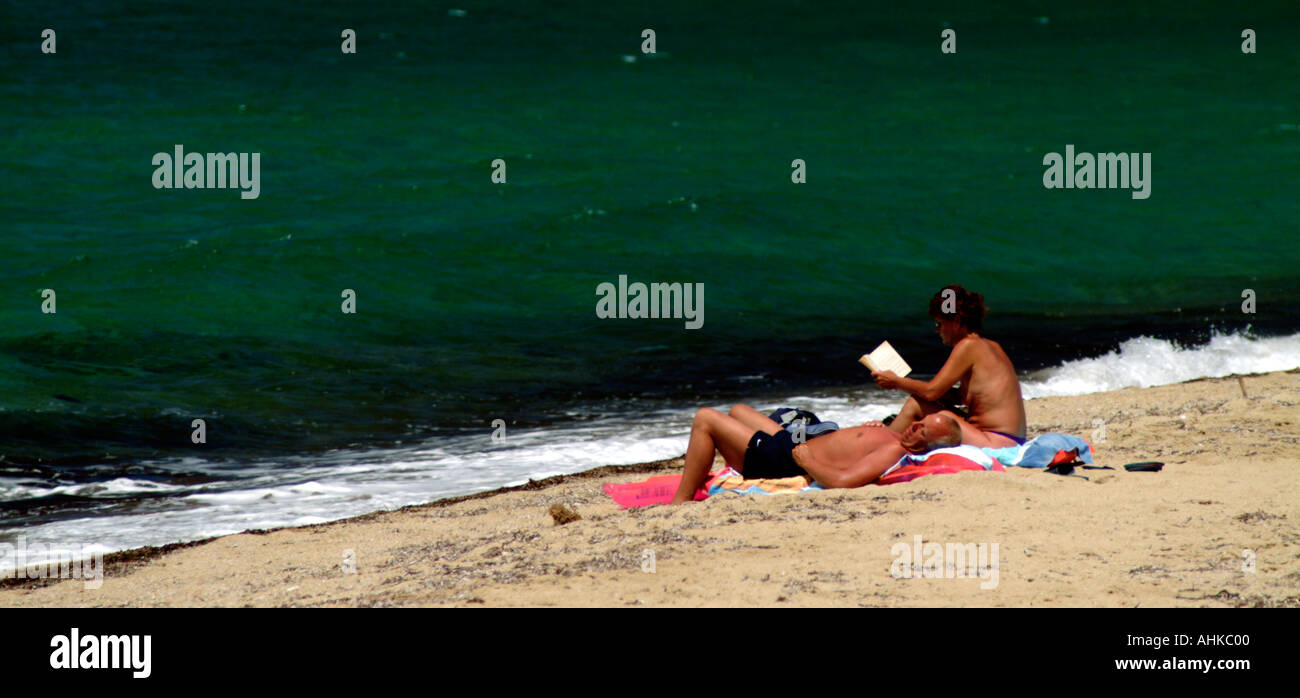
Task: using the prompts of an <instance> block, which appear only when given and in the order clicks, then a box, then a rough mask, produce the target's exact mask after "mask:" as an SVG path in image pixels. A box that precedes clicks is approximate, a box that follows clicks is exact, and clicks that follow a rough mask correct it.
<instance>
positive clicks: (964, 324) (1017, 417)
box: [871, 284, 1025, 448]
mask: <svg viewBox="0 0 1300 698" xmlns="http://www.w3.org/2000/svg"><path fill="white" fill-rule="evenodd" d="M945 309H946V310H948V311H950V312H944V311H945ZM985 311H986V308H985V307H984V296H981V295H980V294H978V293H973V292H971V291H967V290H966V289H964V288H962V287H961V286H958V285H956V284H950V285H948V286H945V287H944V288H942V289H940V291H939V292H938V293H936V294H934V297H933V298H931V299H930V317H931V318H933V319H934V327H935V330H936V331H938V333H939V337H940V339H942V340H943V343H944V344H945V345H947V346H950V347H952V354H950V355H949V356H948V361H947V362H946V363H945V364H944V365H943V368H942V369H940V370H939V373H938V375H936V376H935V377H934V378H933V379H931V380H930V381H929V382H926V381H919V380H914V379H911V378H900V377H898V376H897V375H896V374H895V373H894V372H893V371H879V372H873V373H872V374H871V375H872V377H873V378H875V379H876V385H879V386H880V387H882V388H885V389H886V390H902V391H904V392H907V393H911V394H912V397H910V398H908V400H907V402H906V403H905V404H904V405H903V409H902V410H901V411H900V412H899V413H898V416H897V417H895V418H894V421H893V422H891V423H890V424H889V428H890V429H892V430H893V431H895V432H897V433H899V434H902V433H905V432H906V431H907V430H908V429H909V428H910V427H911V425H912V424H914V423H915V422H916V421H917V420H920V419H923V418H926V417H928V416H930V415H935V414H941V415H946V416H949V417H952V418H953V419H955V420H957V423H958V424H959V425H960V426H961V441H962V443H964V444H970V445H972V446H979V447H981V448H1004V447H1007V446H1015V445H1018V444H1023V443H1024V442H1025V401H1024V399H1023V398H1022V397H1021V395H1020V380H1019V379H1018V378H1016V367H1015V366H1013V365H1012V364H1011V359H1009V358H1007V354H1006V352H1004V351H1002V347H1001V346H1000V345H999V344H998V343H997V342H994V341H993V340H991V339H985V338H984V337H982V336H980V333H981V332H982V331H983V328H984V313H985ZM957 383H960V384H961V385H960V387H955V386H956V384H957ZM960 405H966V407H967V409H966V410H964V411H963V410H962V409H961V408H960V407H959V406H960Z"/></svg>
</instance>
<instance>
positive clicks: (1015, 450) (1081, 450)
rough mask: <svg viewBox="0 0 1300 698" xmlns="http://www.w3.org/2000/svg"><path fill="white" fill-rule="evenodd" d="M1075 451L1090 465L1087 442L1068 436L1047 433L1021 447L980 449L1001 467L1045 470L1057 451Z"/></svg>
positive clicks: (1090, 450) (1090, 453)
mask: <svg viewBox="0 0 1300 698" xmlns="http://www.w3.org/2000/svg"><path fill="white" fill-rule="evenodd" d="M1071 449H1073V450H1075V451H1076V452H1078V454H1079V460H1081V461H1083V462H1084V463H1087V464H1089V465H1091V464H1092V448H1091V447H1090V446H1088V442H1087V441H1084V440H1083V439H1081V438H1079V437H1077V436H1070V435H1069V434H1056V433H1048V434H1042V435H1041V436H1036V437H1034V438H1032V439H1030V440H1029V441H1026V442H1025V444H1024V445H1023V446H1008V447H1006V448H985V449H980V450H982V451H984V452H985V453H987V454H989V455H990V456H992V457H993V458H996V459H997V460H998V462H1000V463H1002V464H1003V465H1018V466H1020V467H1022V468H1046V467H1047V466H1049V465H1051V464H1052V459H1053V458H1056V453H1057V451H1069V450H1071Z"/></svg>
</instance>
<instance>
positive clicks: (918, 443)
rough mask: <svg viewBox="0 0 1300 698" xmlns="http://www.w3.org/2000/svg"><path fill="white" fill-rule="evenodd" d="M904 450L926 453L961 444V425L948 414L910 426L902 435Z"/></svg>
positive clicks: (932, 417)
mask: <svg viewBox="0 0 1300 698" xmlns="http://www.w3.org/2000/svg"><path fill="white" fill-rule="evenodd" d="M902 442H903V448H906V449H907V450H908V451H910V452H912V453H925V452H926V451H933V450H934V449H936V448H948V447H949V446H957V445H959V444H960V443H961V425H960V424H958V423H957V420H955V419H953V418H952V417H949V416H948V415H946V414H938V413H936V414H932V415H929V416H927V417H925V418H924V419H919V420H917V421H915V422H912V423H911V424H909V425H908V427H907V429H904V430H903V433H902Z"/></svg>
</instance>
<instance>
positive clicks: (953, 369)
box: [871, 342, 975, 402]
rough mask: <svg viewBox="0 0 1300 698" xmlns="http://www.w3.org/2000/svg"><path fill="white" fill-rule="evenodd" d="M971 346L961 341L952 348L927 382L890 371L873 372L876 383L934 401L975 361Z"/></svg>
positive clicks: (888, 388)
mask: <svg viewBox="0 0 1300 698" xmlns="http://www.w3.org/2000/svg"><path fill="white" fill-rule="evenodd" d="M972 350H973V347H972V346H971V345H970V344H967V343H966V342H962V343H960V344H958V345H957V346H956V347H954V348H953V350H952V353H951V354H949V355H948V360H947V361H946V362H945V363H944V364H943V368H941V369H939V373H938V374H937V375H935V377H934V378H932V379H930V381H929V382H926V381H919V380H915V379H912V378H900V377H899V376H897V375H895V374H894V373H893V372H892V371H884V372H881V373H873V374H871V375H872V376H874V377H875V379H876V384H877V385H879V386H880V387H882V388H885V389H887V390H902V391H904V392H906V393H910V394H912V395H915V396H916V397H917V398H918V399H921V400H926V401H929V402H936V401H937V400H939V398H942V397H944V396H945V395H947V394H948V391H949V390H950V389H952V387H953V386H954V385H956V384H957V381H959V380H961V377H962V376H963V375H965V373H966V371H967V370H969V369H970V367H971V366H972V365H973V364H974V363H975V359H974V357H973V356H972Z"/></svg>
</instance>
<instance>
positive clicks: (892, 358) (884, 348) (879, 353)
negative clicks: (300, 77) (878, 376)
mask: <svg viewBox="0 0 1300 698" xmlns="http://www.w3.org/2000/svg"><path fill="white" fill-rule="evenodd" d="M858 363H861V364H862V365H863V366H866V367H867V370H870V371H893V372H894V374H895V375H897V376H898V377H899V378H905V377H906V376H907V374H909V373H911V372H912V367H911V366H908V365H907V362H906V361H904V360H903V357H901V356H899V355H898V352H896V351H894V348H893V347H892V346H890V345H889V342H881V343H880V346H878V347H876V350H875V351H873V352H871V353H870V354H863V355H862V358H860V359H858Z"/></svg>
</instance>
